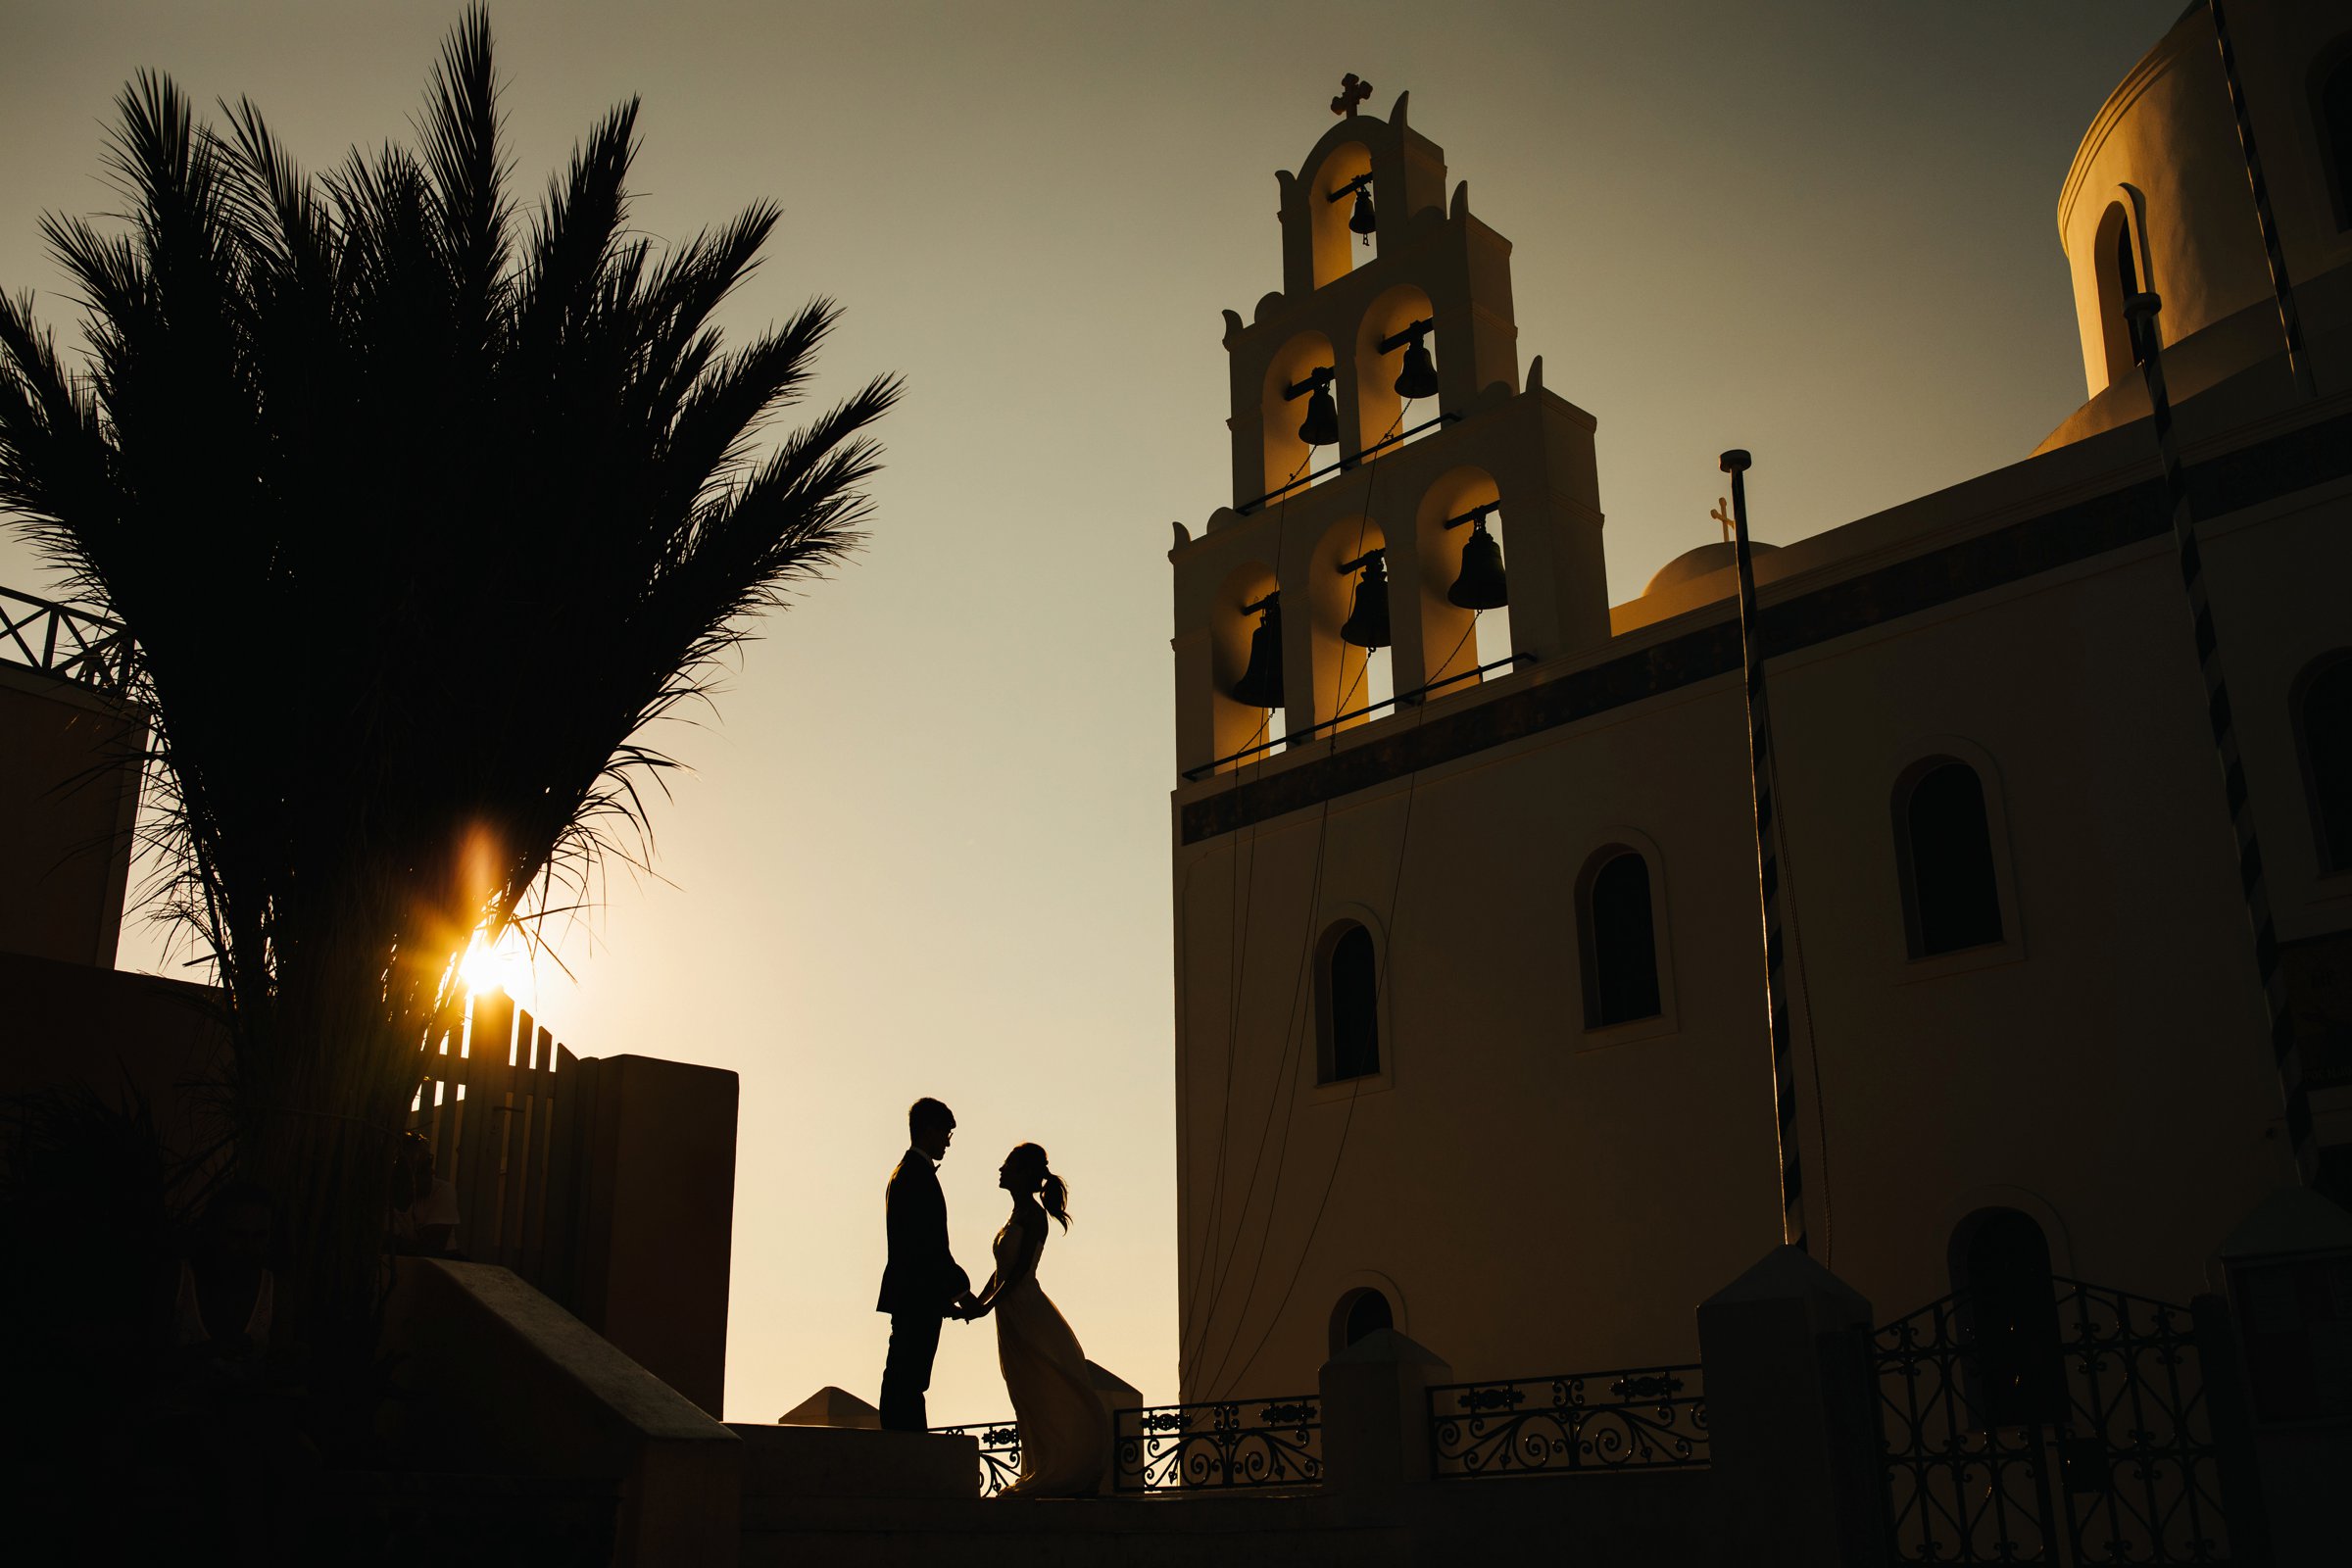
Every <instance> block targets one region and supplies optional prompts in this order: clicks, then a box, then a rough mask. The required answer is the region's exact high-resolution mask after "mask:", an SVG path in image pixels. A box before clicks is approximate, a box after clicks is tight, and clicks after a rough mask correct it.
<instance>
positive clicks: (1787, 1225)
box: [1723, 451, 1812, 1252]
mask: <svg viewBox="0 0 2352 1568" xmlns="http://www.w3.org/2000/svg"><path fill="white" fill-rule="evenodd" d="M1753 462H1754V460H1753V459H1752V458H1750V457H1749V456H1748V455H1747V454H1746V453H1745V452H1740V451H1732V452H1726V453H1725V454H1724V455H1723V471H1724V472H1726V473H1728V474H1730V475H1731V476H1732V537H1733V549H1734V552H1735V558H1736V559H1737V561H1738V562H1739V565H1740V664H1741V666H1742V667H1743V668H1744V670H1745V672H1746V676H1747V785H1748V798H1749V800H1750V802H1751V803H1752V804H1753V806H1754V808H1755V827H1756V896H1757V902H1758V904H1759V906H1760V907H1761V908H1762V912H1763V931H1764V1021H1765V1027H1766V1029H1767V1031H1768V1032H1769V1033H1770V1035H1771V1037H1772V1109H1773V1125H1774V1128H1775V1136H1776V1139H1777V1142H1778V1146H1779V1152H1780V1165H1781V1239H1782V1240H1783V1241H1784V1242H1786V1243H1787V1244H1788V1245H1789V1246H1790V1247H1793V1248H1796V1249H1797V1250H1799V1251H1807V1252H1809V1251H1811V1250H1812V1249H1811V1246H1810V1245H1809V1243H1808V1240H1807V1237H1806V1235H1805V1180H1804V1169H1803V1165H1802V1161H1801V1159H1800V1157H1799V1152H1798V1140H1797V1130H1796V1065H1795V1058H1794V1056H1793V1054H1792V1043H1791V1041H1790V1039H1789V991H1788V982H1787V975H1786V972H1785V968H1784V963H1783V959H1784V957H1785V956H1786V955H1785V951H1784V947H1783V942H1782V936H1781V860H1780V853H1779V848H1778V840H1779V838H1780V820H1779V811H1778V808H1777V806H1776V804H1775V802H1774V800H1773V793H1772V719H1771V714H1770V712H1769V711H1768V709H1767V707H1766V704H1765V701H1764V643H1763V638H1762V636H1761V634H1760V633H1759V631H1758V629H1757V625H1756V566H1755V559H1754V557H1753V555H1752V554H1751V553H1750V551H1749V549H1748V542H1747V483H1746V478H1745V475H1746V473H1747V470H1748V467H1749V466H1750V465H1751V464H1752V463H1753Z"/></svg>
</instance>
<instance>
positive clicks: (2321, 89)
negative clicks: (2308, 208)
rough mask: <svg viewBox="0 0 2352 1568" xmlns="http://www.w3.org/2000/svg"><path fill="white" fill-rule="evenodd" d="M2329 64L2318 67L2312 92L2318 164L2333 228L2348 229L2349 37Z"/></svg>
mask: <svg viewBox="0 0 2352 1568" xmlns="http://www.w3.org/2000/svg"><path fill="white" fill-rule="evenodd" d="M2334 55H2335V58H2334V60H2333V61H2332V62H2331V63H2323V64H2322V65H2321V67H2320V78H2319V83H2318V88H2317V90H2316V91H2315V92H2314V93H2313V95H2312V96H2313V97H2314V99H2315V100H2316V107H2317V109H2318V111H2319V121H2320V161H2321V163H2322V165H2323V166H2324V167H2325V168H2326V170H2327V193H2328V195H2329V196H2330V197H2332V198H2333V199H2334V204H2335V226H2336V227H2338V228H2352V38H2347V39H2339V40H2338V41H2337V43H2336V46H2335V50H2334Z"/></svg>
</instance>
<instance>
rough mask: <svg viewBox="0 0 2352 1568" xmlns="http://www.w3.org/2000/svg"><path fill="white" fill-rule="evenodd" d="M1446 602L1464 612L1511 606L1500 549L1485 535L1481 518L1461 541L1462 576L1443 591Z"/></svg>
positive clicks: (1493, 539) (1490, 535)
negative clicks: (1504, 579) (1459, 607)
mask: <svg viewBox="0 0 2352 1568" xmlns="http://www.w3.org/2000/svg"><path fill="white" fill-rule="evenodd" d="M1446 600H1447V602H1449V603H1451V604H1456V605H1459V606H1461V607H1462V608H1463V609H1464V610H1500V609H1501V608H1502V607H1503V606H1505V605H1507V604H1509V603H1510V602H1511V596H1510V592H1509V590H1508V589H1507V588H1506V587H1505V586H1504V583H1503V577H1502V546H1500V545H1498V544H1496V543H1495V536H1494V535H1493V534H1491V533H1489V532H1487V523H1486V519H1485V518H1483V517H1482V518H1480V519H1479V520H1478V522H1477V523H1476V524H1474V525H1473V526H1472V527H1471V529H1470V537H1469V538H1467V539H1465V540H1463V541H1462V572H1461V575H1460V576H1458V577H1456V578H1454V579H1453V586H1452V587H1450V588H1448V589H1446Z"/></svg>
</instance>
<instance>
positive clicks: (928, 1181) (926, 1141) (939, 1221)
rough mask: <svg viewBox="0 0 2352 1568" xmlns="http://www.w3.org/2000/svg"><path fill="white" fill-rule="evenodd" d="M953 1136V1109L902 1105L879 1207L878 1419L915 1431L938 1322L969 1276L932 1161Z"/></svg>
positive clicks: (961, 1295)
mask: <svg viewBox="0 0 2352 1568" xmlns="http://www.w3.org/2000/svg"><path fill="white" fill-rule="evenodd" d="M955 1136H956V1116H955V1113H954V1112H953V1111H951V1110H949V1109H948V1107H947V1106H945V1105H943V1104H941V1103H939V1102H938V1101H936V1100H928V1099H926V1100H918V1101H916V1102H915V1103H913V1104H912V1105H909V1106H908V1107H907V1142H908V1144H909V1145H910V1146H911V1147H910V1148H908V1149H907V1152H906V1153H905V1154H904V1155H903V1156H902V1157H901V1158H900V1160H899V1163H898V1168H897V1169H895V1170H893V1171H892V1172H891V1173H890V1190H889V1196H888V1198H887V1200H886V1211H887V1215H888V1224H889V1229H890V1262H889V1265H888V1267H886V1268H885V1269H884V1270H883V1271H882V1295H881V1299H879V1300H877V1301H876V1302H875V1303H874V1310H875V1311H877V1312H888V1313H889V1314H890V1357H889V1359H888V1360H887V1361H886V1362H885V1363H884V1364H883V1367H882V1425H883V1426H884V1427H885V1428H886V1429H888V1430H890V1431H893V1432H920V1431H922V1430H923V1429H924V1427H925V1426H926V1425H927V1424H928V1418H927V1416H926V1415H925V1412H924V1409H923V1395H924V1393H925V1392H926V1391H927V1390H929V1389H930V1387H931V1362H932V1359H933V1358H934V1357H935V1356H937V1355H938V1354H939V1325H940V1322H941V1320H942V1319H944V1318H946V1317H948V1316H949V1315H950V1314H954V1315H955V1316H956V1317H959V1318H960V1317H967V1316H968V1315H969V1314H970V1312H971V1310H972V1281H971V1276H969V1275H967V1274H965V1273H964V1271H963V1270H962V1269H960V1268H958V1267H957V1266H956V1259H955V1257H954V1256H953V1255H952V1254H951V1253H950V1252H949V1250H948V1201H947V1199H946V1198H945V1197H944V1196H943V1195H942V1194H941V1193H940V1190H939V1173H938V1170H937V1168H936V1167H937V1164H938V1162H939V1161H940V1160H942V1159H945V1158H946V1157H947V1154H948V1144H949V1142H950V1141H951V1140H952V1139H953V1138H954V1137H955Z"/></svg>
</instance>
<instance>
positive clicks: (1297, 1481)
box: [1111, 1394, 1323, 1492]
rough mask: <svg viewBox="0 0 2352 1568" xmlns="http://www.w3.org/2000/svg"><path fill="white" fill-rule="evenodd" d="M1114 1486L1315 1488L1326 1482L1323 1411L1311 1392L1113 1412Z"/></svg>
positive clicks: (1146, 1489) (1155, 1489)
mask: <svg viewBox="0 0 2352 1568" xmlns="http://www.w3.org/2000/svg"><path fill="white" fill-rule="evenodd" d="M1111 1420H1112V1431H1111V1448H1112V1454H1111V1463H1112V1470H1111V1476H1112V1483H1111V1484H1112V1488H1113V1490H1115V1491H1118V1492H1175V1491H1184V1492H1191V1491H1197V1490H1213V1489H1220V1488H1248V1489H1253V1490H1254V1489H1263V1488H1275V1487H1312V1486H1317V1485H1320V1484H1321V1482H1322V1480H1323V1411H1322V1406H1321V1404H1320V1402H1319V1401H1318V1400H1317V1399H1316V1398H1315V1397H1314V1396H1312V1395H1304V1394H1299V1395H1287V1396H1284V1397H1279V1398H1273V1399H1220V1400H1215V1401H1212V1402H1208V1403H1203V1404H1156V1405H1151V1406H1148V1407H1146V1408H1144V1409H1140V1410H1119V1411H1115V1412H1114V1413H1113V1414H1112V1417H1111Z"/></svg>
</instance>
